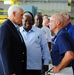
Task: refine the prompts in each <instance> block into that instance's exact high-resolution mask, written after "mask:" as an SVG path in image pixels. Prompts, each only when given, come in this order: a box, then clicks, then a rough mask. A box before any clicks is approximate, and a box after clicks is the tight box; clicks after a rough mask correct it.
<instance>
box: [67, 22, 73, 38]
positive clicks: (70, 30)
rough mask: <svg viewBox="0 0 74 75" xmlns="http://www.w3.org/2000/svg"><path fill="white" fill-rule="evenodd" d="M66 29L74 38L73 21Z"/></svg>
mask: <svg viewBox="0 0 74 75" xmlns="http://www.w3.org/2000/svg"><path fill="white" fill-rule="evenodd" d="M66 30H67V31H68V32H69V34H70V35H71V36H72V38H73V39H74V26H73V25H72V24H71V22H70V23H69V24H68V25H67V26H66Z"/></svg>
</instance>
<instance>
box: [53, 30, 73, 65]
mask: <svg viewBox="0 0 74 75" xmlns="http://www.w3.org/2000/svg"><path fill="white" fill-rule="evenodd" d="M68 50H74V41H73V39H72V37H71V36H70V35H69V33H68V32H67V31H66V30H65V29H61V30H60V31H59V32H58V33H57V36H56V38H55V40H54V43H53V47H52V63H53V65H56V66H57V65H58V64H59V63H60V62H61V60H62V58H63V56H64V53H65V52H67V51H68ZM56 59H57V60H56ZM69 65H70V64H69Z"/></svg>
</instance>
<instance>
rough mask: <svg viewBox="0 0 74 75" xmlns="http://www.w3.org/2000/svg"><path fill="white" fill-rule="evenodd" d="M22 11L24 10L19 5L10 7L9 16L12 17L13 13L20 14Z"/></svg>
mask: <svg viewBox="0 0 74 75" xmlns="http://www.w3.org/2000/svg"><path fill="white" fill-rule="evenodd" d="M20 9H22V8H21V7H20V6H19V5H12V6H10V7H9V9H8V16H10V15H11V14H12V12H13V11H15V12H17V13H18V12H19V11H20Z"/></svg>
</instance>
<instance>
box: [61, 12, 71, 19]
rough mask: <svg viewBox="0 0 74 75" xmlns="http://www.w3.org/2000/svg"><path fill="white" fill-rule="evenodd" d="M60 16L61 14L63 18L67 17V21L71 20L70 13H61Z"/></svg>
mask: <svg viewBox="0 0 74 75" xmlns="http://www.w3.org/2000/svg"><path fill="white" fill-rule="evenodd" d="M60 14H61V15H62V16H63V17H65V18H66V19H70V14H69V13H65V12H61V13H60Z"/></svg>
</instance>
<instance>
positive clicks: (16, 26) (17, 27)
mask: <svg viewBox="0 0 74 75" xmlns="http://www.w3.org/2000/svg"><path fill="white" fill-rule="evenodd" d="M9 20H10V19H9ZM10 21H11V20H10ZM11 22H12V21H11ZM12 23H13V25H14V26H15V28H16V29H17V30H19V27H20V26H19V25H17V24H15V23H14V22H12Z"/></svg>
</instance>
